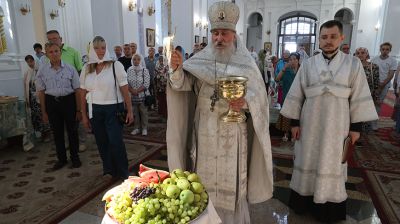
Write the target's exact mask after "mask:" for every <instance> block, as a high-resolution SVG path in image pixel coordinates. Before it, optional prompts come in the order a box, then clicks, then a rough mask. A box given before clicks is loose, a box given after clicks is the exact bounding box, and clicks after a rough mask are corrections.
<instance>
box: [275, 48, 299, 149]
mask: <svg viewBox="0 0 400 224" xmlns="http://www.w3.org/2000/svg"><path fill="white" fill-rule="evenodd" d="M299 68H300V54H299V53H291V54H290V56H289V63H286V64H285V65H284V67H283V68H282V69H281V70H280V71H279V73H278V74H277V76H276V77H275V81H277V82H280V84H281V86H282V105H283V103H284V102H285V99H286V95H287V94H288V92H289V89H290V87H291V86H292V83H293V81H294V78H295V76H296V73H297V71H298V70H299ZM276 128H277V129H279V130H281V131H283V132H284V133H285V134H284V136H283V138H282V140H283V141H287V140H288V135H289V134H290V131H291V126H290V119H289V118H286V117H284V116H283V115H282V114H279V118H278V121H277V122H276Z"/></svg>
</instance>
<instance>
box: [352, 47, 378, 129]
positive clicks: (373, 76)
mask: <svg viewBox="0 0 400 224" xmlns="http://www.w3.org/2000/svg"><path fill="white" fill-rule="evenodd" d="M354 54H355V56H356V57H358V58H359V59H360V61H361V63H362V65H363V68H364V71H365V75H366V76H367V81H368V86H369V90H370V91H371V96H372V99H373V100H374V103H375V105H378V100H379V92H378V88H379V66H378V65H377V64H374V63H372V62H370V61H368V59H369V53H368V49H367V48H365V47H359V48H357V49H356V52H355V53H354ZM363 129H364V131H366V132H368V131H370V130H371V122H367V123H364V125H363Z"/></svg>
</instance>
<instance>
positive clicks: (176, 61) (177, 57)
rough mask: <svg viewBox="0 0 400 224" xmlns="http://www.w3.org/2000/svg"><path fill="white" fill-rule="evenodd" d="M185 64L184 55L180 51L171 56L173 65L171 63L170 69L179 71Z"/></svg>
mask: <svg viewBox="0 0 400 224" xmlns="http://www.w3.org/2000/svg"><path fill="white" fill-rule="evenodd" d="M182 63H183V59H182V54H181V53H180V52H179V51H173V52H172V54H171V63H170V68H172V69H173V70H174V71H175V70H176V69H178V67H179V66H181V65H182Z"/></svg>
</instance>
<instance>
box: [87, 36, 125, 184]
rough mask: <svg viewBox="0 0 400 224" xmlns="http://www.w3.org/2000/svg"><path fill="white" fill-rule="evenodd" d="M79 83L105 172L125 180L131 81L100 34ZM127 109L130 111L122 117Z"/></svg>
mask: <svg viewBox="0 0 400 224" xmlns="http://www.w3.org/2000/svg"><path fill="white" fill-rule="evenodd" d="M80 83H81V89H82V94H81V99H82V100H81V101H82V107H81V108H82V122H83V125H84V126H85V128H87V129H88V130H90V129H91V130H92V131H93V133H94V136H95V138H96V144H97V147H98V150H99V153H100V156H101V159H102V160H103V175H104V176H108V175H111V176H113V177H116V178H122V179H125V178H127V177H128V175H129V173H128V159H127V155H126V149H125V144H124V142H123V132H122V131H123V123H126V124H131V123H132V122H133V113H132V105H131V101H130V96H129V92H128V81H127V78H126V72H125V70H124V66H123V65H122V64H121V63H120V62H118V61H115V62H113V60H112V59H111V57H110V54H109V52H108V50H107V45H106V41H105V40H104V38H103V37H101V36H96V37H95V38H94V39H93V41H92V44H90V47H89V61H88V63H87V64H86V66H84V67H83V69H82V73H81V77H80ZM87 105H88V108H87ZM124 108H125V109H126V111H127V113H126V116H125V117H122V115H123V114H124V113H123V111H124ZM121 117H122V118H121ZM121 120H122V121H121Z"/></svg>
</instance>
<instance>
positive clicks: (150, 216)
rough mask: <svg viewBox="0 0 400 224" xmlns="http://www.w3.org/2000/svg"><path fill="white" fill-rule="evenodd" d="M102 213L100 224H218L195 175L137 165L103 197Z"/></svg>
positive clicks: (219, 221)
mask: <svg viewBox="0 0 400 224" xmlns="http://www.w3.org/2000/svg"><path fill="white" fill-rule="evenodd" d="M103 201H105V202H106V203H105V209H106V214H105V216H104V218H103V222H102V224H115V223H121V224H131V223H132V224H133V223H135V224H136V223H148V224H166V223H168V224H172V223H182V224H183V223H191V224H203V223H204V224H205V223H207V224H214V223H215V224H217V223H222V222H221V220H220V218H219V217H218V215H217V212H216V211H215V208H214V207H213V205H212V203H211V201H210V200H208V194H207V192H206V191H205V189H204V186H203V184H202V183H201V180H200V177H199V176H198V175H197V174H196V173H190V172H188V171H183V170H181V169H176V170H174V171H172V172H171V173H169V172H167V171H164V170H157V169H153V168H149V167H146V166H144V165H142V164H140V166H139V176H130V177H129V178H128V179H126V180H125V181H124V182H123V183H122V184H120V185H118V186H116V187H114V188H112V189H110V190H109V191H107V192H106V194H105V195H104V196H103Z"/></svg>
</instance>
